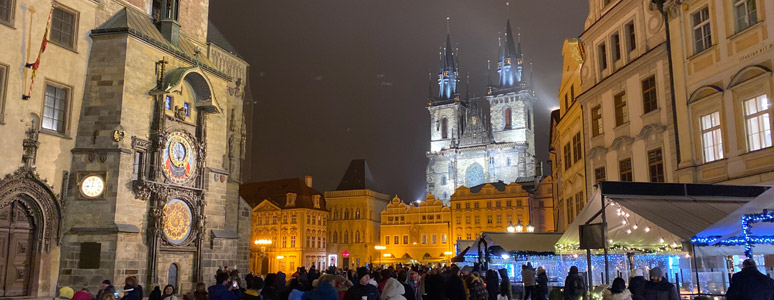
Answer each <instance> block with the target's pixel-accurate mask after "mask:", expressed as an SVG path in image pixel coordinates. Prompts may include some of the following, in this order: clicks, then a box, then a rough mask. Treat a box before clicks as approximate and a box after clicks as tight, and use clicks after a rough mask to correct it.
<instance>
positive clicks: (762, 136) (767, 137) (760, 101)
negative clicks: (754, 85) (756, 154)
mask: <svg viewBox="0 0 774 300" xmlns="http://www.w3.org/2000/svg"><path fill="white" fill-rule="evenodd" d="M769 109H771V104H770V103H769V99H768V98H767V97H766V95H760V96H758V97H755V98H752V99H749V100H746V101H744V115H745V125H746V126H745V127H746V128H745V129H746V130H747V149H748V151H756V150H760V149H763V148H766V147H771V118H770V114H769Z"/></svg>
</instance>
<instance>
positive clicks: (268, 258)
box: [240, 177, 329, 274]
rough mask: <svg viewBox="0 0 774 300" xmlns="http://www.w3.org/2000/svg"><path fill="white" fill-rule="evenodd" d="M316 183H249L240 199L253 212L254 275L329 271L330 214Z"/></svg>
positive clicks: (289, 180)
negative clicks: (299, 270)
mask: <svg viewBox="0 0 774 300" xmlns="http://www.w3.org/2000/svg"><path fill="white" fill-rule="evenodd" d="M311 184H312V179H311V177H307V178H306V181H302V180H300V179H297V178H290V179H280V180H273V181H265V182H256V183H245V184H242V186H241V188H240V195H241V196H242V198H243V199H245V201H247V203H249V204H250V205H251V206H252V207H253V209H252V226H251V229H252V240H253V244H252V249H251V253H250V271H251V272H253V274H267V273H276V272H277V271H282V272H284V273H293V272H295V271H296V269H297V268H298V267H301V266H303V267H306V268H307V269H308V268H310V267H311V266H315V267H316V268H317V269H318V270H319V269H324V268H326V267H327V263H328V262H327V260H326V251H325V249H326V237H327V233H326V231H327V230H326V226H327V222H328V215H329V214H328V210H327V209H326V205H325V199H324V198H323V197H322V194H320V193H319V192H317V191H316V190H314V189H312V187H311Z"/></svg>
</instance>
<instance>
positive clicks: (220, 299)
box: [207, 272, 242, 300]
mask: <svg viewBox="0 0 774 300" xmlns="http://www.w3.org/2000/svg"><path fill="white" fill-rule="evenodd" d="M216 281H217V283H216V284H215V285H213V286H210V287H209V288H207V291H208V292H209V293H210V300H239V298H242V295H241V293H240V292H239V290H238V289H235V288H234V286H233V285H232V281H231V275H230V274H229V273H227V272H223V273H220V274H218V275H217V279H216Z"/></svg>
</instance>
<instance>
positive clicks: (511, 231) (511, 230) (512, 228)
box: [506, 222, 516, 233]
mask: <svg viewBox="0 0 774 300" xmlns="http://www.w3.org/2000/svg"><path fill="white" fill-rule="evenodd" d="M506 230H508V232H510V233H514V232H516V227H513V224H511V223H510V222H509V223H508V227H507V228H506Z"/></svg>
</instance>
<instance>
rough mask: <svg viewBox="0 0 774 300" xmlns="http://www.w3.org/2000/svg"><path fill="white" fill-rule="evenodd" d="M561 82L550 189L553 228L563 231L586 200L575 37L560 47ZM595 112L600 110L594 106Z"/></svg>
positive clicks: (579, 61) (578, 51)
mask: <svg viewBox="0 0 774 300" xmlns="http://www.w3.org/2000/svg"><path fill="white" fill-rule="evenodd" d="M562 57H563V63H562V83H561V85H560V87H559V112H558V120H557V122H556V124H554V125H552V126H556V127H555V130H553V131H552V140H551V151H552V152H554V153H555V155H554V156H553V157H552V159H551V161H552V162H553V164H552V166H551V167H552V171H553V172H552V173H551V174H553V176H554V180H553V185H554V188H553V193H554V195H555V199H556V201H555V203H554V207H553V211H552V215H553V217H554V222H555V226H556V228H557V230H559V231H560V232H561V231H564V230H565V229H566V228H567V226H568V225H569V224H571V223H572V222H573V221H574V218H575V216H576V215H577V214H578V213H579V212H580V211H581V209H583V206H584V205H585V204H586V194H587V193H586V186H587V184H586V181H587V180H586V175H585V172H586V162H585V159H584V158H585V156H586V155H585V147H584V145H583V141H584V132H583V113H582V109H581V105H580V103H578V102H577V101H576V99H577V96H578V94H579V93H580V92H582V91H581V76H580V70H581V65H582V64H583V62H584V51H583V45H582V44H581V42H580V40H578V39H567V40H565V41H564V46H563V47H562ZM595 113H600V111H599V110H595Z"/></svg>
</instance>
